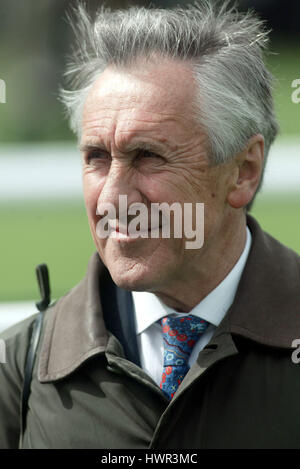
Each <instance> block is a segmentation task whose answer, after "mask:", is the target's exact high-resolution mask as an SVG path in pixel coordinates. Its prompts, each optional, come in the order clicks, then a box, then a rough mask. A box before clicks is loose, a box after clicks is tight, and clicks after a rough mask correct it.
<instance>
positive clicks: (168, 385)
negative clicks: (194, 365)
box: [160, 314, 209, 400]
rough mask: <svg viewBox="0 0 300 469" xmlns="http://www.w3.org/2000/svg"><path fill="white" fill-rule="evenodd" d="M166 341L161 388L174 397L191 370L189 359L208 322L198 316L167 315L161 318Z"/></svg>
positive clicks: (170, 397)
mask: <svg viewBox="0 0 300 469" xmlns="http://www.w3.org/2000/svg"><path fill="white" fill-rule="evenodd" d="M160 324H161V326H162V331H163V341H164V366H163V374H162V380H161V383H160V388H161V389H162V390H163V392H164V394H165V395H166V396H167V397H168V399H170V400H171V399H172V397H173V396H174V394H175V392H176V391H177V388H178V386H179V384H180V383H181V381H182V380H183V378H184V377H185V375H186V373H187V372H188V370H189V365H188V361H189V358H190V355H191V353H192V350H193V348H194V345H195V343H196V342H197V340H198V339H199V338H200V337H201V335H202V334H203V333H204V332H205V330H206V328H207V326H208V324H209V323H208V322H207V321H205V320H204V319H201V318H197V317H196V316H192V315H191V314H190V315H187V316H183V317H177V318H175V317H171V316H167V317H165V318H163V319H161V320H160Z"/></svg>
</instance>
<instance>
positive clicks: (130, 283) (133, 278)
mask: <svg viewBox="0 0 300 469" xmlns="http://www.w3.org/2000/svg"><path fill="white" fill-rule="evenodd" d="M108 270H109V272H110V275H111V277H112V279H113V281H114V282H115V284H116V285H117V286H118V287H120V288H123V289H124V290H129V291H152V290H155V289H156V287H157V285H158V283H160V279H161V275H159V273H156V274H155V272H149V269H146V268H143V266H141V265H135V266H134V267H132V268H131V269H130V270H124V269H119V268H118V267H117V266H116V263H115V264H114V266H113V267H112V268H111V269H110V268H109V266H108ZM120 272H122V273H120Z"/></svg>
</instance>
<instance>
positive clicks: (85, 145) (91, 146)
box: [78, 143, 105, 152]
mask: <svg viewBox="0 0 300 469" xmlns="http://www.w3.org/2000/svg"><path fill="white" fill-rule="evenodd" d="M96 148H97V149H99V150H105V148H104V146H103V145H101V144H97V143H93V144H91V143H81V144H80V145H78V149H79V151H83V152H84V151H89V150H95V149H96Z"/></svg>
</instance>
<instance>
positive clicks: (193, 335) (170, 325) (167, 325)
mask: <svg viewBox="0 0 300 469" xmlns="http://www.w3.org/2000/svg"><path fill="white" fill-rule="evenodd" d="M160 323H161V326H162V331H163V336H164V338H165V339H166V340H168V339H169V340H171V341H172V343H174V341H175V342H178V344H180V343H181V344H182V345H183V344H186V345H187V346H188V347H189V348H192V347H193V345H194V344H195V342H196V341H197V340H198V339H199V338H200V336H201V335H202V334H203V333H204V332H205V330H206V328H207V326H208V322H207V321H205V319H201V318H198V317H196V316H192V315H191V314H189V315H187V316H182V317H177V318H175V317H172V316H167V317H165V318H162V319H161V321H160Z"/></svg>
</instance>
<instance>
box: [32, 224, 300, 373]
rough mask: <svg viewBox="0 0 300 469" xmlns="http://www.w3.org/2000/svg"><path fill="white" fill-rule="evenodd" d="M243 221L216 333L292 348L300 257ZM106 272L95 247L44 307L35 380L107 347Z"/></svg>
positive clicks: (299, 305)
mask: <svg viewBox="0 0 300 469" xmlns="http://www.w3.org/2000/svg"><path fill="white" fill-rule="evenodd" d="M247 224H248V226H249V228H250V231H251V234H252V246H251V250H250V253H249V257H248V260H247V264H246V267H245V269H244V272H243V274H242V277H241V280H240V283H239V287H238V290H237V293H236V296H235V300H234V302H233V304H232V306H231V308H230V310H229V311H228V313H227V315H226V317H225V318H224V319H225V321H224V324H223V325H222V323H221V325H220V326H219V328H218V329H217V331H216V332H217V333H216V334H215V336H218V334H222V333H224V332H231V333H232V334H238V335H241V336H244V337H246V338H249V339H252V340H254V341H256V342H259V343H261V344H265V345H269V346H273V347H280V348H291V343H292V341H293V339H294V338H297V334H298V336H299V334H300V273H299V272H300V258H299V256H297V255H296V254H295V253H294V252H293V251H292V250H290V249H288V248H286V247H285V246H283V245H281V244H280V243H279V242H278V241H276V240H275V239H274V238H272V237H271V236H270V235H268V234H267V233H264V232H263V231H262V230H261V228H260V227H259V225H258V223H257V222H256V221H255V220H254V219H253V218H252V217H251V216H248V219H247ZM105 278H107V269H106V268H105V266H104V264H103V263H102V262H101V260H100V257H99V255H98V253H94V254H93V256H92V258H91V259H90V262H89V265H88V269H87V274H86V277H85V278H84V279H83V281H82V282H81V283H80V284H79V285H77V286H76V287H75V288H73V289H72V290H71V291H70V292H69V293H68V294H67V295H66V296H64V297H63V298H61V299H60V300H59V301H58V302H57V303H56V304H55V305H54V306H53V307H52V308H50V309H49V310H48V312H47V314H46V317H45V320H44V328H43V329H44V332H43V337H42V343H41V352H40V358H39V364H38V379H39V381H41V382H49V381H54V380H58V379H61V378H64V377H65V376H67V375H68V374H70V373H72V372H73V371H74V370H75V369H77V368H78V367H79V366H80V365H81V364H82V363H83V362H85V361H86V360H87V359H88V358H90V357H92V356H93V355H95V354H98V353H101V352H102V353H103V352H105V351H106V348H107V344H108V340H109V337H110V333H109V332H108V331H107V330H106V327H105V323H104V319H103V310H102V305H101V298H100V288H99V285H101V284H102V283H103V281H104V280H105ZM224 325H226V328H224ZM218 331H219V332H218Z"/></svg>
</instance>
